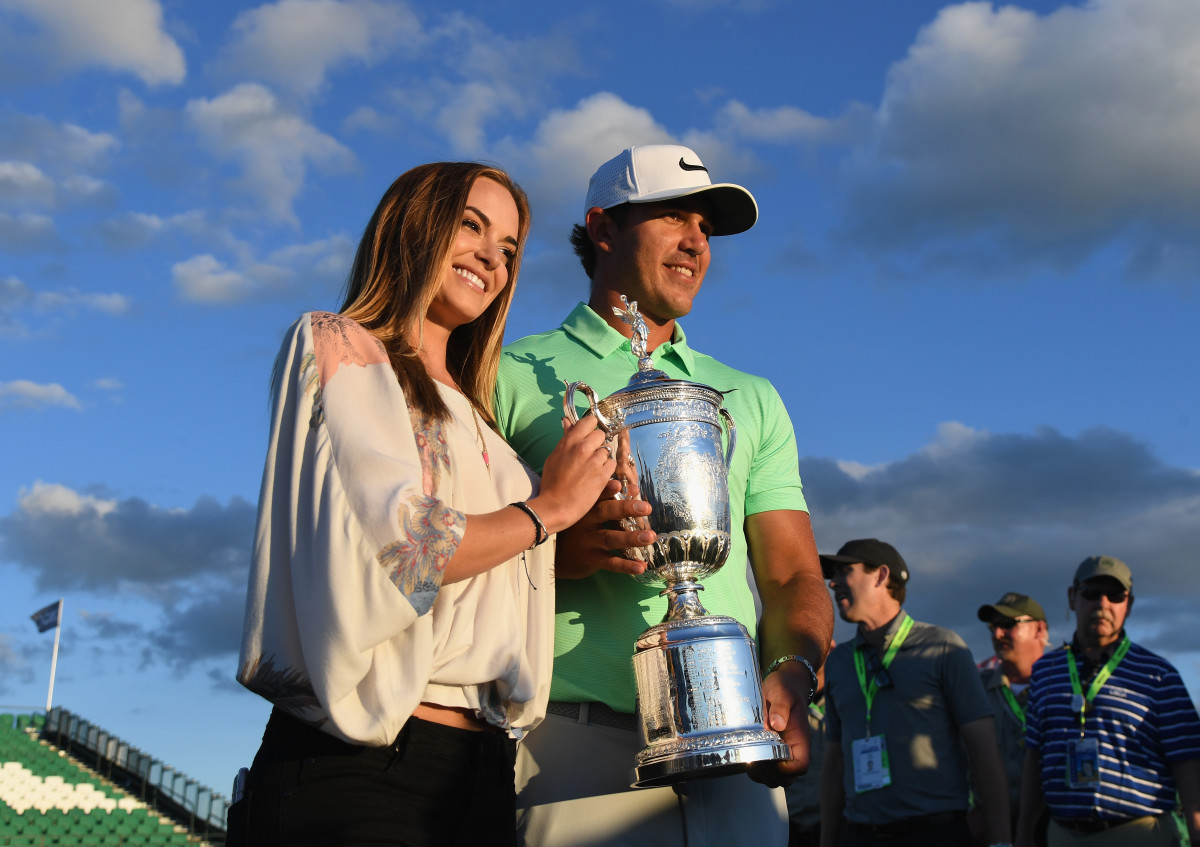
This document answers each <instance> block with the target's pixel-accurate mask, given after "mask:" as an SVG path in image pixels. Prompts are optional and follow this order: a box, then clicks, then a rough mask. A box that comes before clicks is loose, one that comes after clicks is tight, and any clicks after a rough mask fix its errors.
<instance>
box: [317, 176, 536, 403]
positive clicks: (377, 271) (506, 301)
mask: <svg viewBox="0 0 1200 847" xmlns="http://www.w3.org/2000/svg"><path fill="white" fill-rule="evenodd" d="M480 178H487V179H490V180H494V181H495V182H497V183H499V184H500V185H502V186H504V187H505V188H506V189H508V192H509V193H510V194H511V195H512V197H513V200H514V201H515V202H516V204H517V214H518V217H519V222H518V232H517V251H516V253H515V254H514V256H513V257H512V260H511V261H510V262H509V265H508V284H507V285H505V286H504V290H503V291H501V292H500V296H498V297H497V298H496V299H495V300H493V301H492V303H491V305H490V306H488V308H487V310H486V311H485V312H484V313H483V314H482V315H480V316H479V317H478V318H476V319H475V320H473V321H471V322H470V323H467V324H464V325H462V326H460V327H458V328H456V329H455V330H454V331H453V332H452V333H451V334H450V341H449V343H448V344H447V348H446V367H447V369H448V370H449V371H450V374H451V375H452V376H453V377H454V379H455V380H456V381H457V382H458V385H459V387H460V388H461V389H462V391H463V393H464V394H465V395H466V396H467V398H468V399H469V400H470V401H471V402H472V403H473V404H474V405H475V407H476V409H477V410H478V411H479V413H480V414H481V415H482V416H483V417H484V418H485V419H486V420H487V421H488V423H489V424H494V422H495V419H494V418H493V416H492V412H491V409H492V394H493V391H494V389H495V387H496V372H497V370H498V369H499V367H500V348H501V346H502V344H503V339H504V324H505V321H506V320H507V319H508V309H509V305H510V304H511V303H512V298H513V291H514V290H515V289H516V285H517V272H518V271H519V270H520V267H521V256H522V254H523V253H524V250H525V237H526V236H527V235H528V234H529V216H530V211H529V200H528V199H527V198H526V196H525V192H524V191H522V190H521V187H520V186H519V185H517V184H516V183H515V182H513V180H512V178H511V177H510V176H509V175H508V174H506V173H505V172H504V171H502V170H500V169H499V168H497V167H494V166H491V165H484V164H479V163H476V162H434V163H432V164H428V165H419V166H417V167H415V168H413V169H412V170H409V171H406V172H405V173H403V174H401V175H400V176H399V177H398V178H397V179H396V181H395V182H393V183H392V185H391V187H390V188H388V190H387V192H385V193H384V195H383V199H381V200H380V201H379V205H378V206H377V207H376V209H375V214H373V215H372V216H371V220H370V222H368V223H367V228H366V230H365V231H364V232H363V237H362V241H360V242H359V245H358V252H357V253H356V254H355V256H354V265H353V267H352V268H351V269H350V277H349V279H348V280H347V283H346V298H345V301H344V302H343V303H342V307H341V309H340V312H341V314H343V315H345V316H346V317H348V318H351V319H353V320H355V321H357V322H358V323H360V324H362V325H363V326H364V327H366V328H367V329H368V330H369V331H370V332H371V333H372V334H373V335H374V336H375V337H376V338H378V339H379V340H380V341H381V342H382V343H383V346H384V349H385V350H387V354H388V358H389V359H391V362H392V367H393V368H394V369H395V371H396V376H397V378H398V379H399V380H400V385H401V387H403V388H404V392H405V394H406V395H407V396H408V399H409V402H410V403H412V404H414V405H416V406H417V407H418V408H419V409H421V410H422V411H424V412H425V413H426V414H430V415H433V416H434V417H437V418H440V419H443V420H444V419H447V418H449V417H450V412H449V410H448V409H447V408H446V404H445V403H444V402H443V401H442V398H441V396H440V395H439V394H438V392H437V386H436V385H435V384H434V381H433V379H432V378H431V377H430V376H429V374H428V373H426V371H425V367H424V366H423V365H422V363H421V360H420V359H419V358H418V356H417V350H416V348H414V347H413V346H412V345H411V344H410V343H409V341H408V338H409V337H417V338H419V337H420V333H421V327H422V326H423V325H424V322H425V315H426V313H427V312H428V311H429V305H430V303H432V302H433V298H434V297H435V296H436V295H437V292H438V287H439V286H440V285H441V282H442V272H443V271H444V270H445V267H446V263H447V262H449V261H450V251H451V249H452V247H453V245H454V240H455V238H456V237H457V234H458V228H459V227H460V226H461V225H462V220H463V213H464V211H465V210H466V206H467V196H468V195H469V194H470V193H471V187H472V186H473V185H474V184H475V181H476V180H478V179H480ZM410 333H411V335H410Z"/></svg>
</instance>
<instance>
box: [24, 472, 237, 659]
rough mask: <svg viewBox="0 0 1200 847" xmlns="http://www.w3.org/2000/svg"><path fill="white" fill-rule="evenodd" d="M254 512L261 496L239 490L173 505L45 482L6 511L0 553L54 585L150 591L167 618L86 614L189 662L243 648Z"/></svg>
mask: <svg viewBox="0 0 1200 847" xmlns="http://www.w3.org/2000/svg"><path fill="white" fill-rule="evenodd" d="M254 518H255V510H254V506H253V505H252V504H250V503H247V502H246V501H244V500H241V499H239V498H233V499H231V500H230V501H229V502H228V504H226V505H222V504H220V503H218V502H217V501H216V500H214V499H212V498H210V497H201V498H199V499H198V500H197V501H196V502H195V503H194V504H192V505H191V507H190V508H165V507H162V506H157V505H154V504H152V503H147V502H146V501H144V500H142V499H140V498H137V497H128V498H124V499H119V498H117V497H114V496H111V495H105V494H96V493H88V492H81V491H77V490H75V489H72V488H68V487H67V486H64V485H57V484H51V483H45V482H37V483H35V484H34V485H33V486H32V487H30V488H28V489H24V490H22V491H21V493H20V496H19V497H18V501H17V506H16V508H15V509H14V510H13V511H12V512H11V513H10V514H8V515H6V516H3V517H0V560H3V561H7V562H12V563H15V564H17V565H19V566H21V567H23V568H25V569H26V570H28V571H30V572H32V573H33V574H34V575H35V578H36V583H37V585H38V587H39V589H40V590H42V591H45V592H47V593H49V592H52V591H53V592H61V591H64V590H68V591H69V590H76V589H81V590H85V591H92V592H96V593H98V594H113V593H131V594H135V595H140V596H142V597H144V598H146V599H147V600H149V601H150V602H151V603H153V604H155V605H156V607H157V610H158V611H159V612H160V613H161V623H157V624H156V623H154V622H153V621H150V622H149V623H148V622H147V621H146V620H145V619H141V620H139V621H137V622H136V623H129V622H123V621H119V620H112V619H106V618H105V616H103V615H100V616H95V619H93V620H90V621H87V622H86V623H88V624H89V625H90V626H91V627H92V628H93V632H92V633H91V635H93V636H95V637H97V638H99V639H102V640H103V641H104V642H106V643H107V644H114V643H116V644H119V645H121V646H125V645H138V646H139V647H140V646H141V645H144V644H147V643H149V644H151V645H153V646H152V647H151V648H150V649H151V650H152V651H154V653H155V654H156V655H165V656H166V658H167V660H168V661H169V662H171V663H173V664H176V665H181V666H182V665H186V664H187V663H189V662H191V661H194V660H196V659H200V658H205V657H210V656H213V655H227V654H229V653H232V652H236V650H237V633H238V632H239V631H240V626H241V615H242V609H243V605H244V603H243V601H244V599H245V585H246V573H247V569H248V566H249V561H250V552H251V551H250V548H251V544H252V541H253V535H254ZM81 550H86V551H87V555H79V551H81ZM177 621H178V622H181V623H182V626H176V622H177Z"/></svg>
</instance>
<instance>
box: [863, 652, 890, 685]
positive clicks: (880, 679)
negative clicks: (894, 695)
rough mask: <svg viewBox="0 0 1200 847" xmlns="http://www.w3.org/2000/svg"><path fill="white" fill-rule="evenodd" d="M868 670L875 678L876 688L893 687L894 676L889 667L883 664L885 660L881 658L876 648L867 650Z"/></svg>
mask: <svg viewBox="0 0 1200 847" xmlns="http://www.w3.org/2000/svg"><path fill="white" fill-rule="evenodd" d="M866 652H867V670H868V671H869V672H870V674H871V678H872V679H874V680H875V687H876V688H891V687H892V676H891V674H889V673H888V672H887V668H885V667H884V666H883V662H881V661H880V660H879V654H878V653H876V652H875V651H874V650H867V651H866Z"/></svg>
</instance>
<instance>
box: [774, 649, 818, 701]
mask: <svg viewBox="0 0 1200 847" xmlns="http://www.w3.org/2000/svg"><path fill="white" fill-rule="evenodd" d="M784 662H799V663H800V664H802V665H804V667H806V668H808V675H809V676H811V677H812V688H811V689H810V690H809V692H808V703H809V705H810V706H811V705H812V701H813V700H814V699H816V696H817V672H816V671H815V670H813V666H812V662H810V661H809V660H808V659H806V658H804V657H803V656H799V655H796V654H795V653H789V654H788V655H786V656H780V657H779V658H778V659H776V660H775V661H773V662H771V664H769V665H767V670H766V673H764V674H763V678H764V679H765V678H766V677H768V676H770V675H771V674H772V673H774V672H775V671H777V670H779V666H780V665H782V664H783V663H784Z"/></svg>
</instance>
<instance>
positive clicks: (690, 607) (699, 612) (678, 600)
mask: <svg viewBox="0 0 1200 847" xmlns="http://www.w3.org/2000/svg"><path fill="white" fill-rule="evenodd" d="M703 590H704V586H703V585H701V584H700V583H698V582H696V580H694V579H691V578H684V579H680V580H673V581H670V582H668V583H667V587H666V588H664V589H663V590H662V591H660V592H658V596H660V597H662V596H664V595H665V596H666V598H667V614H666V616H665V617H663V623H666V622H667V621H681V620H688V619H690V618H702V617H704V616H706V615H707V614H708V611H707V610H706V609H705V608H704V605H703V604H702V603H701V602H700V594H699V592H701V591H703Z"/></svg>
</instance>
